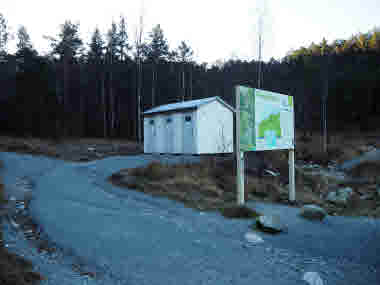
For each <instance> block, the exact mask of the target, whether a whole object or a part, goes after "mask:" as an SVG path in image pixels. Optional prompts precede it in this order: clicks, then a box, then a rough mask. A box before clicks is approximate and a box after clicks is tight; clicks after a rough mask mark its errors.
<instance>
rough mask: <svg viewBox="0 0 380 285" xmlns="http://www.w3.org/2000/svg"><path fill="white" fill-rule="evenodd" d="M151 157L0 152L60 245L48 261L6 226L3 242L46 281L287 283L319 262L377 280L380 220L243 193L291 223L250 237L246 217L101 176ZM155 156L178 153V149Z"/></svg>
mask: <svg viewBox="0 0 380 285" xmlns="http://www.w3.org/2000/svg"><path fill="white" fill-rule="evenodd" d="M154 159H157V157H153V156H150V155H139V156H135V157H110V158H106V159H103V160H98V161H92V162H86V163H69V162H63V161H58V160H53V159H48V158H44V157H33V156H30V155H20V154H13V153H0V160H3V161H4V162H5V167H6V168H5V170H4V171H3V176H4V182H5V185H6V186H11V185H15V183H16V182H17V179H19V178H20V177H27V178H28V179H29V180H30V181H31V184H32V185H33V194H34V199H33V201H32V202H31V206H30V213H31V215H32V217H33V218H34V219H35V220H36V221H38V223H39V224H40V225H41V226H42V228H43V230H44V232H46V234H47V235H48V236H49V237H50V239H51V240H53V241H54V242H56V243H57V244H58V245H59V247H62V248H63V249H65V250H64V251H62V252H61V251H58V252H61V254H58V255H59V256H58V257H57V258H53V259H54V260H55V262H56V263H54V262H53V263H51V264H56V265H50V262H47V260H48V259H47V257H44V256H43V255H41V254H38V253H36V252H34V250H33V248H30V246H28V244H27V243H26V242H25V240H23V237H17V233H14V232H12V230H11V229H8V230H6V235H5V236H6V237H5V238H6V242H8V243H9V244H10V245H11V247H12V250H15V251H16V252H20V253H23V254H24V256H26V257H27V258H28V259H30V260H32V262H33V263H34V264H35V266H36V268H38V269H39V271H40V272H41V273H42V274H43V275H45V276H46V277H48V280H47V281H44V282H50V283H46V284H86V283H85V282H88V283H87V284H138V285H142V284H165V285H168V284H250V285H251V284H268V285H269V284H279V285H283V284H289V285H290V284H306V283H305V281H303V280H302V277H303V275H304V273H305V272H308V271H315V272H318V273H319V274H320V276H321V277H322V278H323V280H324V282H325V284H337V285H339V284H366V285H367V284H380V274H379V272H378V271H376V269H378V270H380V268H379V265H380V258H379V256H380V255H379V254H376V253H379V252H380V247H379V242H378V241H379V240H380V239H379V238H380V234H379V232H380V223H379V221H376V220H370V219H365V218H356V219H352V218H351V219H350V218H344V217H330V216H328V217H326V219H325V220H324V222H322V223H320V222H311V221H308V220H304V219H302V218H300V217H298V216H297V213H298V209H294V208H290V207H285V206H279V205H270V204H259V203H255V204H252V203H249V204H248V205H250V206H252V207H255V209H257V210H258V211H261V212H262V213H264V214H272V213H276V214H280V216H281V218H282V219H283V221H284V222H285V223H286V224H287V226H288V232H287V233H282V234H279V235H275V236H271V235H268V234H264V233H258V235H259V236H260V237H262V239H263V240H264V242H261V243H257V244H255V243H251V242H249V241H247V240H246V239H245V235H246V233H247V232H249V231H250V229H249V226H250V225H251V224H252V221H246V220H245V221H244V220H243V221H241V220H240V221H239V220H228V219H225V218H224V217H222V216H221V215H219V214H218V213H200V212H197V211H195V210H193V209H189V208H185V207H183V206H182V205H181V204H180V203H177V202H174V201H170V200H168V199H165V198H161V197H150V196H148V195H145V194H144V193H140V192H136V191H133V190H126V189H121V188H119V187H116V186H113V185H111V184H110V183H108V182H107V181H106V178H107V177H108V176H110V175H111V174H112V173H114V172H116V171H118V170H120V169H123V168H127V167H136V166H140V165H144V164H146V163H148V162H150V161H152V160H154ZM160 159H165V160H166V161H168V162H169V161H170V162H171V163H172V162H173V163H174V162H176V161H180V159H181V158H179V157H170V158H166V157H161V158H160ZM187 159H189V160H197V158H196V157H188V158H187ZM9 189H12V187H10V188H9ZM68 253H70V254H68ZM74 257H76V258H80V259H81V260H83V261H84V263H85V264H87V266H88V269H89V271H94V272H96V273H97V276H96V277H95V279H94V280H92V279H89V280H87V279H88V277H84V276H79V277H78V276H76V275H75V272H74V271H72V270H71V269H70V268H71V267H72V266H70V264H72V263H73V262H75V258H74ZM73 258H74V259H73ZM73 260H74V261H73ZM70 270H71V271H70Z"/></svg>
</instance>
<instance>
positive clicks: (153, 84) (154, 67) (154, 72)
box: [152, 64, 156, 108]
mask: <svg viewBox="0 0 380 285" xmlns="http://www.w3.org/2000/svg"><path fill="white" fill-rule="evenodd" d="M155 85H156V65H155V64H153V68H152V108H153V107H154V106H155V95H156V94H155Z"/></svg>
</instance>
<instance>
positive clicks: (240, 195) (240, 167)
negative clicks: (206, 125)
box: [235, 87, 244, 205]
mask: <svg viewBox="0 0 380 285" xmlns="http://www.w3.org/2000/svg"><path fill="white" fill-rule="evenodd" d="M235 93H236V108H235V111H236V113H235V118H236V145H235V148H236V149H235V154H236V185H237V204H238V205H243V204H244V152H242V151H241V150H240V94H239V88H238V87H235Z"/></svg>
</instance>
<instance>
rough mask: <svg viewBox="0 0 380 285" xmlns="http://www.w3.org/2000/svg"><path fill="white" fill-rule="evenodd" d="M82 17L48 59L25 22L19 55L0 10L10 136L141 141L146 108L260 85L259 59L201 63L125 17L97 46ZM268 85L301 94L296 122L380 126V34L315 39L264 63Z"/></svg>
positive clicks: (2, 121) (4, 122) (3, 114)
mask: <svg viewBox="0 0 380 285" xmlns="http://www.w3.org/2000/svg"><path fill="white" fill-rule="evenodd" d="M79 29H80V26H79V24H78V23H72V22H71V21H66V22H65V23H64V24H62V25H61V27H60V30H59V31H58V34H57V35H56V36H55V37H47V40H48V41H49V43H50V47H51V52H50V53H49V54H48V55H44V56H41V55H39V54H38V51H37V50H35V49H34V48H33V44H32V41H31V39H30V37H29V35H28V32H27V29H26V27H24V26H20V28H19V29H18V31H17V34H16V35H14V37H15V39H16V40H17V52H16V53H15V54H9V53H8V52H7V51H8V49H7V46H8V44H9V39H10V37H11V34H10V33H9V27H8V26H7V21H6V18H5V16H4V15H1V14H0V84H1V85H0V86H1V92H0V101H1V102H0V132H1V133H3V134H9V135H17V136H39V137H54V138H59V137H62V136H64V137H67V136H73V137H83V136H90V137H111V138H115V137H122V138H128V139H133V140H136V139H138V138H139V137H140V138H141V132H139V128H138V118H139V108H138V106H139V105H140V106H141V112H143V111H144V110H146V109H149V108H151V107H152V106H157V105H160V104H165V103H172V102H178V101H182V100H190V99H197V98H205V97H211V96H220V97H221V98H223V99H224V100H226V101H227V102H228V103H229V104H231V105H233V106H234V104H235V103H234V86H235V85H238V84H242V85H247V86H251V87H256V88H257V87H258V80H257V78H258V70H260V69H259V62H258V61H255V60H252V61H243V60H239V59H233V60H232V59H231V60H228V61H225V62H223V63H221V64H214V65H210V64H206V63H203V64H200V63H197V62H195V61H194V60H193V52H192V49H191V47H190V46H189V45H188V44H187V43H186V42H185V41H183V42H182V43H181V44H180V45H179V47H177V48H173V49H172V48H171V47H169V45H168V41H167V39H166V38H165V36H164V31H163V30H162V28H161V27H160V25H157V26H155V27H154V28H153V30H152V31H151V32H150V33H147V35H146V36H145V37H144V35H143V34H142V30H141V29H140V30H139V31H138V32H137V33H136V35H137V36H136V38H135V39H133V41H132V40H131V38H130V36H129V35H128V33H127V21H126V19H125V18H124V17H121V18H120V21H119V22H116V23H112V24H111V25H110V29H109V31H108V32H107V34H106V35H102V34H101V33H100V31H99V29H97V28H95V29H94V32H93V34H92V37H91V41H90V42H89V43H84V42H83V40H82V39H81V38H80V36H79ZM261 64H262V65H261V70H262V78H263V80H262V84H261V88H262V89H266V90H270V91H274V92H280V93H284V94H289V95H292V96H294V97H295V107H296V115H295V116H296V127H297V128H298V129H300V130H316V131H319V130H321V125H322V124H321V122H322V120H321V118H322V114H323V110H324V108H322V105H323V104H322V102H323V100H326V101H325V102H326V106H327V126H328V129H329V130H331V131H332V130H347V129H351V128H354V127H355V128H360V130H362V131H367V130H372V129H375V128H376V127H377V126H378V122H380V120H378V119H377V118H380V96H379V94H380V30H379V29H373V30H371V31H369V32H367V33H362V34H358V35H353V36H352V37H350V38H348V39H339V40H338V39H337V40H335V41H334V42H332V43H328V42H327V41H326V40H324V39H322V41H321V42H320V43H311V45H310V46H309V47H301V48H299V49H298V50H294V51H290V52H289V53H288V55H287V56H286V57H284V58H283V59H281V60H280V61H277V60H274V59H272V60H270V61H269V62H263V63H261Z"/></svg>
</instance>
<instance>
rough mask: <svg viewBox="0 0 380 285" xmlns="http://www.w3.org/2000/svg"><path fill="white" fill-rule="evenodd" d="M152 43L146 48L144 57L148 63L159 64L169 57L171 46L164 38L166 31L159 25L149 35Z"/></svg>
mask: <svg viewBox="0 0 380 285" xmlns="http://www.w3.org/2000/svg"><path fill="white" fill-rule="evenodd" d="M149 38H150V42H149V43H148V44H147V45H146V46H145V49H144V51H143V52H144V55H145V57H146V58H147V60H148V61H152V62H154V63H158V62H159V61H161V60H165V59H167V58H168V56H169V44H168V41H167V40H166V38H165V36H164V31H163V30H162V29H161V26H160V25H159V24H158V25H157V26H155V27H154V28H153V30H152V32H151V33H150V34H149Z"/></svg>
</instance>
